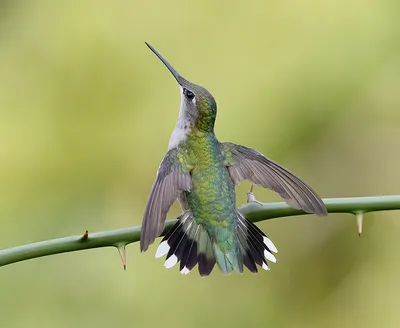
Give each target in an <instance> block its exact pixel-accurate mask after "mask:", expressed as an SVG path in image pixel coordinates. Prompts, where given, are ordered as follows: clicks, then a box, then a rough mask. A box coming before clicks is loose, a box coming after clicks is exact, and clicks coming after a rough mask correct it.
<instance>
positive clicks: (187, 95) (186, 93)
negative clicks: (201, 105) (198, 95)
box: [183, 88, 194, 100]
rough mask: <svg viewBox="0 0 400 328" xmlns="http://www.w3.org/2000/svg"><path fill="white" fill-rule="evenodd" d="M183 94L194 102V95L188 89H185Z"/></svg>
mask: <svg viewBox="0 0 400 328" xmlns="http://www.w3.org/2000/svg"><path fill="white" fill-rule="evenodd" d="M183 94H184V95H185V96H186V98H187V99H189V100H192V99H193V98H194V93H193V92H192V91H190V90H188V89H186V88H184V89H183Z"/></svg>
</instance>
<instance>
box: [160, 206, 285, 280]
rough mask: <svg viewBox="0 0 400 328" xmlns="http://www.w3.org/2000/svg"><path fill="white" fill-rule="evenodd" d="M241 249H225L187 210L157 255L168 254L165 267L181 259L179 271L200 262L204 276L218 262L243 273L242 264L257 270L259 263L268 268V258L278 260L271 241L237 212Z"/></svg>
mask: <svg viewBox="0 0 400 328" xmlns="http://www.w3.org/2000/svg"><path fill="white" fill-rule="evenodd" d="M236 231H237V247H238V250H236V251H235V250H234V251H232V252H223V251H221V249H220V247H218V245H217V243H216V242H215V241H213V240H212V239H211V238H210V236H209V234H208V232H207V231H206V230H205V229H204V227H203V226H202V225H201V224H198V223H197V222H196V221H195V220H194V218H193V215H192V214H191V212H189V211H188V212H185V213H184V214H182V215H181V216H180V217H179V221H178V222H177V223H176V224H175V225H174V226H173V227H172V229H170V230H169V232H168V233H167V234H166V235H165V237H164V238H163V240H162V241H161V243H160V245H159V247H158V249H157V252H156V257H161V256H163V255H166V254H167V256H166V261H165V267H166V268H171V267H173V266H175V265H176V264H177V263H178V262H180V272H181V273H182V274H187V273H189V272H190V271H191V270H192V269H193V268H194V267H195V266H196V265H197V264H198V267H199V273H200V275H201V276H208V275H209V274H210V273H211V271H212V270H213V268H214V266H215V264H216V263H218V266H219V268H220V269H221V271H222V272H223V273H225V274H229V273H231V272H232V271H233V270H235V271H237V272H240V273H241V272H243V265H244V266H246V267H247V268H248V269H249V270H250V271H251V272H253V273H257V272H258V269H257V265H258V266H260V267H262V268H263V269H265V270H269V267H268V263H267V261H270V262H276V259H275V256H274V255H273V254H272V252H275V253H276V252H277V251H278V250H277V249H276V247H275V245H274V244H273V243H272V241H271V240H270V239H269V238H268V237H267V236H266V235H265V234H264V233H263V232H262V231H261V230H260V229H259V228H258V227H257V226H256V225H255V224H254V223H252V222H251V221H249V220H247V219H246V218H244V217H243V215H242V214H241V213H240V212H239V211H237V229H236Z"/></svg>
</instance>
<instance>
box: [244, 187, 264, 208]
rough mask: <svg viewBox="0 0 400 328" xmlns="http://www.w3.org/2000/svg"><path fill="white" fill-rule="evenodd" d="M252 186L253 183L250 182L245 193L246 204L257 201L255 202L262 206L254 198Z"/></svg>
mask: <svg viewBox="0 0 400 328" xmlns="http://www.w3.org/2000/svg"><path fill="white" fill-rule="evenodd" d="M253 187H254V184H253V183H252V184H251V187H250V191H248V192H247V193H246V195H247V204H249V203H257V204H259V205H261V206H263V204H262V203H260V202H259V201H258V200H257V199H256V196H254V194H253Z"/></svg>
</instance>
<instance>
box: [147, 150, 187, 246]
mask: <svg viewBox="0 0 400 328" xmlns="http://www.w3.org/2000/svg"><path fill="white" fill-rule="evenodd" d="M190 189H191V179H190V172H189V169H188V167H187V165H185V161H184V158H183V156H181V154H180V153H179V151H178V150H177V149H176V148H174V149H171V150H169V151H168V153H167V155H165V157H164V159H163V161H162V162H161V164H160V167H159V169H158V172H157V177H156V180H155V181H154V184H153V188H152V190H151V192H150V196H149V199H148V201H147V205H146V210H145V212H144V216H143V224H142V231H141V237H140V249H141V250H142V251H145V250H147V248H148V247H149V245H150V244H152V243H153V242H154V240H155V238H156V237H158V236H160V235H161V233H162V232H163V230H164V222H165V219H166V217H167V213H168V211H169V209H170V207H171V206H172V204H173V203H174V202H175V200H176V199H177V197H178V195H179V193H180V192H181V191H182V190H185V191H189V190H190Z"/></svg>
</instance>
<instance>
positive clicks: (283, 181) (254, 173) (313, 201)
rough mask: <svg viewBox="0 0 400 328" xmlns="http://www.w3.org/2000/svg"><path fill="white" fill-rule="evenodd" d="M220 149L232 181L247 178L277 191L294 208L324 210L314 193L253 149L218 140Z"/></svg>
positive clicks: (299, 180) (310, 211)
mask: <svg viewBox="0 0 400 328" xmlns="http://www.w3.org/2000/svg"><path fill="white" fill-rule="evenodd" d="M221 149H222V151H223V153H224V155H225V158H226V163H225V164H226V166H227V167H228V170H229V173H230V176H231V178H232V180H233V182H234V183H235V184H239V183H240V181H242V180H250V181H252V182H254V183H255V184H257V185H260V186H262V187H264V188H269V189H271V190H273V191H275V192H277V193H278V194H279V195H280V196H281V197H282V198H283V199H284V200H285V201H286V202H287V203H288V204H289V205H290V206H292V207H294V208H301V209H303V210H304V211H306V212H308V213H315V214H317V215H326V214H327V212H326V208H325V205H324V203H323V202H322V200H321V198H320V197H319V196H318V195H317V193H316V192H315V191H314V190H313V189H312V188H311V187H310V186H308V185H307V184H306V183H305V182H304V181H303V180H301V179H300V178H299V177H297V176H296V175H294V174H293V173H292V172H290V171H289V170H287V169H286V168H284V167H283V166H281V165H279V164H278V163H275V162H274V161H271V160H270V159H268V158H266V157H265V156H264V155H263V154H261V153H259V152H257V151H256V150H254V149H251V148H247V147H244V146H240V145H236V144H233V143H230V142H225V143H221Z"/></svg>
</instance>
